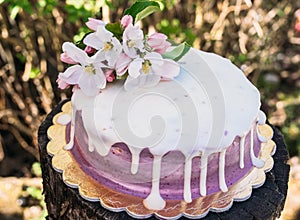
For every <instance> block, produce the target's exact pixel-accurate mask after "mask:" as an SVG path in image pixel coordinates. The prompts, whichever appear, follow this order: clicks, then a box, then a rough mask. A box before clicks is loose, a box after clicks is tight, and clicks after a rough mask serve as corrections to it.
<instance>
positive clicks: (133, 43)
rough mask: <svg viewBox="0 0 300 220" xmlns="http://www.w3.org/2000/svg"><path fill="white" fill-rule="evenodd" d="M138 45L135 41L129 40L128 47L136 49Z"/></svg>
mask: <svg viewBox="0 0 300 220" xmlns="http://www.w3.org/2000/svg"><path fill="white" fill-rule="evenodd" d="M135 45H136V43H135V42H134V41H133V40H128V41H127V46H128V47H134V46H135Z"/></svg>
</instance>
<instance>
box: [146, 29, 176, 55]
mask: <svg viewBox="0 0 300 220" xmlns="http://www.w3.org/2000/svg"><path fill="white" fill-rule="evenodd" d="M167 39H168V37H167V36H166V35H164V34H162V33H154V34H152V35H150V36H149V38H148V40H147V44H148V45H149V46H150V47H151V48H153V49H154V51H155V52H157V53H159V54H163V53H164V52H165V51H166V50H167V49H168V48H169V47H170V46H171V43H170V42H168V41H167Z"/></svg>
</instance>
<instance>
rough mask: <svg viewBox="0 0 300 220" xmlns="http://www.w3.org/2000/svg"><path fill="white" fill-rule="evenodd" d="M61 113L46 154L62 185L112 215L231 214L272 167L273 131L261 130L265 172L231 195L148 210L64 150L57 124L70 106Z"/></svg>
mask: <svg viewBox="0 0 300 220" xmlns="http://www.w3.org/2000/svg"><path fill="white" fill-rule="evenodd" d="M61 110H62V112H60V113H58V114H56V115H55V116H54V117H53V125H52V126H50V127H49V129H48V130H47V135H48V137H49V139H50V141H49V142H48V144H47V152H48V153H49V154H50V155H51V156H53V158H52V165H53V168H54V169H55V170H57V171H59V172H62V177H63V181H64V182H65V183H66V184H67V185H68V186H70V187H72V188H78V190H79V194H80V195H81V196H82V197H83V198H84V199H86V200H89V201H100V203H101V205H102V206H103V207H104V208H106V209H108V210H111V211H114V212H119V211H126V212H127V213H128V214H129V215H130V216H133V217H135V218H147V217H149V216H151V215H156V216H157V217H159V218H163V219H178V218H180V217H181V216H185V217H188V218H201V217H204V216H206V215H207V213H208V212H209V211H213V212H224V211H226V210H229V209H230V207H231V206H232V204H233V201H244V200H247V199H248V198H249V197H250V196H251V193H252V188H255V187H259V186H261V185H263V183H264V182H265V178H266V174H265V172H266V171H269V170H270V169H272V167H273V163H274V162H273V158H272V157H271V155H272V152H274V148H275V143H274V142H273V141H272V140H271V139H270V138H271V136H272V134H273V130H272V128H271V127H270V126H268V125H262V126H259V131H260V134H262V135H263V136H265V137H266V138H267V139H268V141H267V142H266V143H262V147H261V151H260V153H259V158H260V159H261V160H263V161H264V162H265V165H264V167H262V168H260V169H259V168H253V169H252V170H251V171H250V172H249V173H248V175H247V176H246V177H245V178H243V179H241V180H240V181H239V182H237V183H236V184H234V185H232V186H230V187H229V188H228V192H225V193H224V192H217V193H214V194H212V195H208V196H205V197H199V198H198V199H194V200H193V201H192V202H191V203H186V202H184V201H178V200H167V203H166V207H165V208H164V209H163V210H159V211H155V210H148V209H146V208H145V207H144V206H143V199H142V198H139V197H135V196H130V195H127V194H123V193H119V192H116V191H114V190H111V189H109V188H107V187H105V186H103V185H102V184H100V183H98V182H96V181H95V180H94V179H92V178H91V177H90V176H88V175H87V174H85V173H84V172H83V171H82V170H81V168H80V166H79V164H78V163H77V161H76V160H75V159H74V158H73V156H72V154H71V152H70V151H67V150H64V146H65V145H66V140H65V137H66V125H62V124H59V123H58V122H57V119H58V117H60V116H61V115H64V114H67V115H70V114H71V111H72V110H71V103H70V102H67V103H65V104H64V105H63V106H62V109H61Z"/></svg>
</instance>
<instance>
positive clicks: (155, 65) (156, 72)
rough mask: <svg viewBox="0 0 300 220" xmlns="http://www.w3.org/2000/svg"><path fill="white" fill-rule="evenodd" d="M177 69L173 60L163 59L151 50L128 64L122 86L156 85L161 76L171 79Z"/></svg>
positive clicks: (176, 72)
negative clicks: (126, 75) (126, 74)
mask: <svg viewBox="0 0 300 220" xmlns="http://www.w3.org/2000/svg"><path fill="white" fill-rule="evenodd" d="M179 71H180V68H179V65H178V64H177V63H176V62H175V61H173V60H170V59H163V58H162V56H161V55H160V54H159V53H156V52H151V53H148V54H146V55H145V56H144V57H143V58H142V57H139V58H136V59H134V60H133V61H132V62H131V63H130V64H129V66H128V74H129V75H128V77H127V79H126V81H125V84H124V88H125V90H131V89H134V88H137V87H152V86H155V85H157V84H158V82H159V81H160V80H161V78H164V79H165V80H166V79H173V78H174V77H175V76H177V75H178V74H179Z"/></svg>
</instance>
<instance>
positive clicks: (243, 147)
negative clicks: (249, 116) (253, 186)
mask: <svg viewBox="0 0 300 220" xmlns="http://www.w3.org/2000/svg"><path fill="white" fill-rule="evenodd" d="M245 138H246V135H243V136H242V137H241V138H240V168H241V169H243V168H244V167H245V164H244V154H245V153H244V152H245Z"/></svg>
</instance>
